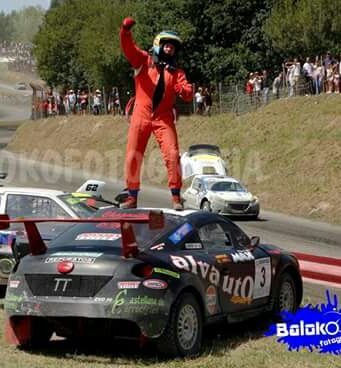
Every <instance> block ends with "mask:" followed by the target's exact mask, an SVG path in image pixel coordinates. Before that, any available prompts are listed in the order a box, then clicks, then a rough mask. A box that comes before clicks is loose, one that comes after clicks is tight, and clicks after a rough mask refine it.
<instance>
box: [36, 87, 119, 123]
mask: <svg viewBox="0 0 341 368" xmlns="http://www.w3.org/2000/svg"><path fill="white" fill-rule="evenodd" d="M104 113H108V114H112V115H117V114H118V115H120V114H122V109H121V103H120V96H119V93H118V88H117V87H113V88H112V90H111V91H110V93H108V95H106V96H105V98H104V97H103V94H102V92H101V90H99V89H96V90H94V91H93V92H90V91H89V90H85V89H82V90H81V89H78V90H73V89H69V90H67V91H65V92H63V93H58V92H55V91H53V90H52V89H48V90H47V91H46V92H44V93H41V94H40V95H39V94H38V95H37V96H36V98H35V101H34V103H33V116H34V117H51V116H56V115H69V114H73V115H86V114H93V115H102V114H104Z"/></svg>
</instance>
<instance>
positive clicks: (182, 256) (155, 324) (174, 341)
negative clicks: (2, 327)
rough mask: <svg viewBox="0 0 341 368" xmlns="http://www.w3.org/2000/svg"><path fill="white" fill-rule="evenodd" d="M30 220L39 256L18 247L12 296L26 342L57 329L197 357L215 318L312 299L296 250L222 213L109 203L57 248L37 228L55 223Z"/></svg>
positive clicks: (12, 320)
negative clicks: (305, 293)
mask: <svg viewBox="0 0 341 368" xmlns="http://www.w3.org/2000/svg"><path fill="white" fill-rule="evenodd" d="M4 218H5V217H4V216H3V219H4ZM54 220H56V219H53V221H54ZM23 221H24V223H25V227H26V230H27V234H28V238H29V251H30V255H26V256H24V253H23V252H22V251H21V249H20V246H16V245H15V244H14V245H13V251H14V254H15V258H16V260H17V264H16V266H15V268H14V270H13V273H12V274H11V275H10V279H9V283H8V288H7V294H6V299H5V311H6V313H7V316H8V321H7V328H6V335H7V339H8V341H9V342H11V343H14V344H17V345H23V346H25V345H26V346H27V345H34V344H37V343H42V342H44V341H45V342H46V341H48V340H49V339H50V337H51V335H52V333H53V332H55V333H56V334H57V335H59V336H64V337H75V336H77V337H79V336H90V337H99V336H104V337H107V338H112V337H113V336H120V337H134V338H142V339H143V340H145V339H146V338H147V339H152V340H154V341H155V343H156V345H157V347H158V349H159V350H160V351H161V352H162V353H163V354H166V355H168V356H192V355H196V354H198V353H199V352H200V348H201V341H202V335H203V327H204V326H205V325H206V324H209V323H211V322H217V321H219V320H226V319H227V321H228V322H231V323H232V322H239V321H243V320H245V319H248V318H250V317H253V316H256V315H258V314H261V313H263V312H266V311H272V312H274V313H275V312H278V311H282V310H288V311H294V310H295V309H296V308H297V307H298V306H299V304H300V303H301V300H302V280H301V276H300V271H299V267H298V262H297V260H296V258H295V257H294V256H293V255H291V254H289V253H287V252H286V251H284V250H281V249H279V248H276V247H274V246H270V245H263V244H259V238H258V237H253V238H251V239H250V238H249V237H248V236H247V235H246V234H245V233H244V232H243V231H242V230H241V229H240V228H239V227H238V226H236V225H235V224H234V223H233V222H231V221H229V220H227V219H225V218H223V217H222V216H220V215H217V214H214V213H206V212H194V211H183V212H175V211H171V210H162V211H161V210H159V211H153V210H147V209H136V210H120V209H116V208H106V209H102V210H99V211H98V212H97V215H96V218H91V219H78V220H77V219H73V220H70V219H69V220H64V221H69V222H72V221H73V222H79V223H78V224H76V225H74V226H72V227H69V228H68V229H67V230H66V231H65V232H64V233H63V234H61V235H59V236H58V237H57V238H55V239H54V240H53V241H52V242H51V243H50V244H49V246H48V248H47V247H46V246H45V244H44V242H43V241H42V239H41V237H40V235H39V232H38V231H37V228H36V225H35V222H44V221H46V219H45V220H44V219H32V220H27V219H26V220H23ZM51 221H52V219H51ZM59 221H63V220H60V219H59ZM0 225H2V226H4V225H7V223H6V219H5V220H1V221H0ZM4 227H5V226H4Z"/></svg>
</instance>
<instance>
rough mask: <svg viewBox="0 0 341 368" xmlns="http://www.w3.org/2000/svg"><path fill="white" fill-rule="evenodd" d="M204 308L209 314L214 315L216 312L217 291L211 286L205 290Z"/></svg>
mask: <svg viewBox="0 0 341 368" xmlns="http://www.w3.org/2000/svg"><path fill="white" fill-rule="evenodd" d="M206 307H207V310H208V312H209V314H215V313H216V311H217V289H216V288H215V287H214V286H213V285H210V286H209V287H208V288H207V290H206Z"/></svg>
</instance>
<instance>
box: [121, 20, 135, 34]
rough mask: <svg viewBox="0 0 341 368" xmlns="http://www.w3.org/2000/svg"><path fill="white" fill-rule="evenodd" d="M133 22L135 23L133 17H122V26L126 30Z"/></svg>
mask: <svg viewBox="0 0 341 368" xmlns="http://www.w3.org/2000/svg"><path fill="white" fill-rule="evenodd" d="M134 24H135V20H134V18H131V17H128V18H124V20H123V22H122V27H123V28H124V29H126V30H127V31H129V30H130V29H131V28H132V27H133V26H134Z"/></svg>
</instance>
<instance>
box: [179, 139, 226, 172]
mask: <svg viewBox="0 0 341 368" xmlns="http://www.w3.org/2000/svg"><path fill="white" fill-rule="evenodd" d="M180 162H181V171H182V177H183V179H187V178H189V177H191V176H193V175H200V174H206V175H210V174H211V175H227V165H226V162H225V161H224V160H223V158H222V156H221V152H220V149H219V147H217V146H212V145H210V144H196V145H193V146H190V147H189V149H188V152H185V153H184V154H183V155H182V156H181V159H180Z"/></svg>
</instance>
